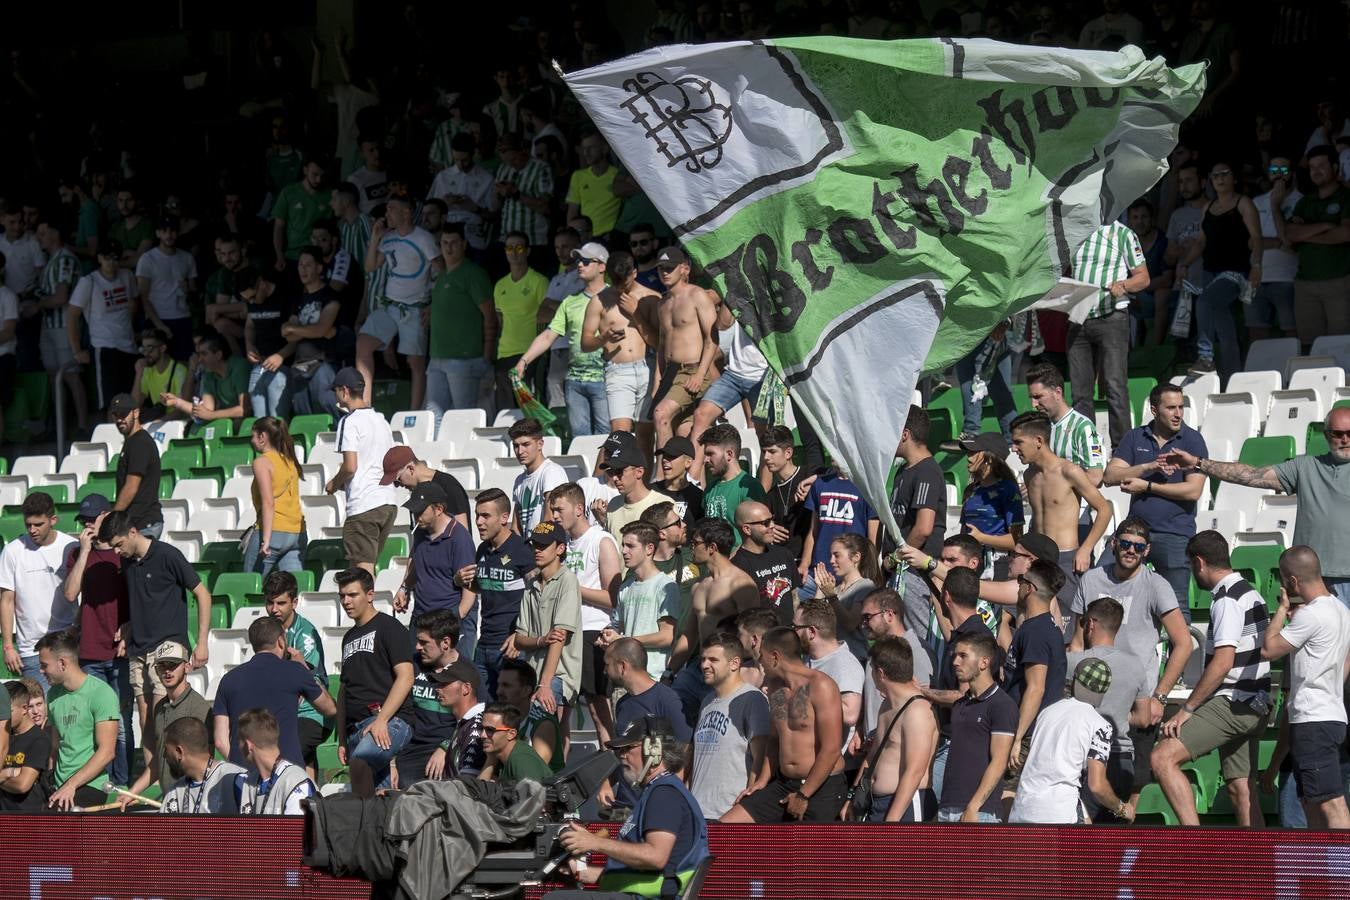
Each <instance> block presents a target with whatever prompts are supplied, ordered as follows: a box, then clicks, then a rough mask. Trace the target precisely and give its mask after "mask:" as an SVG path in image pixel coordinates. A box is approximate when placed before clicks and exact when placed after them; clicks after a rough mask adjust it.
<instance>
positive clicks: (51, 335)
mask: <svg viewBox="0 0 1350 900" xmlns="http://www.w3.org/2000/svg"><path fill="white" fill-rule="evenodd" d="M38 350H39V352H40V353H41V354H42V368H44V369H46V370H47V371H48V372H60V371H61V370H63V369H65V368H67V367H69V366H71V365H73V364H74V363H75V354H73V353H71V352H70V338H68V337H66V329H65V327H64V326H60V327H51V326H47V325H44V326H42V337H41V339H40V340H39V343H38Z"/></svg>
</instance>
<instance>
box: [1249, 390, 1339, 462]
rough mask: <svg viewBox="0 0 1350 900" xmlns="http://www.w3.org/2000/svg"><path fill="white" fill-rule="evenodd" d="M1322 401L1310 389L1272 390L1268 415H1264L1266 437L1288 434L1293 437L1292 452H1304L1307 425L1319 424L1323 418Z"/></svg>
mask: <svg viewBox="0 0 1350 900" xmlns="http://www.w3.org/2000/svg"><path fill="white" fill-rule="evenodd" d="M1323 415H1324V414H1323V411H1322V402H1321V401H1320V400H1319V399H1318V397H1317V392H1316V391H1314V390H1312V389H1304V390H1298V391H1273V392H1271V395H1270V415H1268V416H1267V417H1266V428H1265V432H1264V433H1265V436H1266V437H1282V436H1285V435H1288V436H1289V437H1291V438H1293V439H1294V453H1295V454H1296V455H1297V454H1300V453H1303V452H1305V449H1306V447H1307V439H1308V427H1309V426H1311V425H1313V424H1318V425H1320V424H1321V423H1322V418H1323Z"/></svg>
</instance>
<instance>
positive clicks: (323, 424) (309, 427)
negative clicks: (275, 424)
mask: <svg viewBox="0 0 1350 900" xmlns="http://www.w3.org/2000/svg"><path fill="white" fill-rule="evenodd" d="M289 428H290V432H291V440H293V441H295V443H297V444H301V445H303V446H304V448H305V452H306V453H308V452H309V451H310V450H313V449H314V438H315V436H316V435H318V434H321V433H322V432H325V431H332V430H333V417H332V416H330V415H328V413H311V414H309V415H304V416H295V417H293V418H292V419H291V421H290V425H289Z"/></svg>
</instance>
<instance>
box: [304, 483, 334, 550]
mask: <svg viewBox="0 0 1350 900" xmlns="http://www.w3.org/2000/svg"><path fill="white" fill-rule="evenodd" d="M300 512H301V514H302V515H303V516H304V519H305V534H306V535H308V536H309V538H310V540H321V539H322V537H323V529H324V528H328V527H331V526H334V525H339V524H341V523H342V507H341V505H340V501H339V500H338V498H337V497H336V496H331V495H327V494H325V495H324V496H322V497H301V498H300Z"/></svg>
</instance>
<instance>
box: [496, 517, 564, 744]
mask: <svg viewBox="0 0 1350 900" xmlns="http://www.w3.org/2000/svg"><path fill="white" fill-rule="evenodd" d="M567 544H568V537H567V532H565V531H563V529H562V527H561V526H559V525H555V524H554V523H552V522H540V523H539V524H538V525H536V526H534V530H533V531H531V532H530V545H531V547H532V548H533V549H534V564H535V566H536V569H537V571H536V573H535V577H534V578H533V579H531V580H530V581H529V582H528V583H527V584H526V586H525V596H524V598H523V599H522V600H521V603H520V616H519V618H518V619H517V620H516V630H515V631H514V632H512V634H511V636H510V637H508V638H507V639H506V643H505V644H503V645H502V652H503V653H504V654H505V655H506V656H507V657H508V658H510V659H516V658H522V659H524V660H525V661H526V662H527V663H529V664H530V668H532V669H533V670H534V674H535V676H536V679H537V680H538V684H539V686H538V688H537V689H536V690H535V692H534V697H533V700H534V703H536V704H538V705H539V706H540V707H541V708H542V709H543V710H544V711H545V712H547V713H558V715H559V719H560V720H562V719H565V718H566V709H567V707H568V706H569V705H570V704H571V702H572V699H573V698H574V697H576V695H577V691H578V690H579V689H580V687H581V654H582V646H581V587H580V585H579V584H578V582H577V576H576V575H575V574H574V573H573V572H572V571H570V570H569V569H568V568H567V566H566V562H567ZM522 712H526V710H522Z"/></svg>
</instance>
